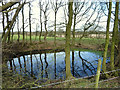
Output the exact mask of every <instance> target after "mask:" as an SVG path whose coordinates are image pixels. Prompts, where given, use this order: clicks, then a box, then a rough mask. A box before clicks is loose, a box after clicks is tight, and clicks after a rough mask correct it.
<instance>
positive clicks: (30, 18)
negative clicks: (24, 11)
mask: <svg viewBox="0 0 120 90" xmlns="http://www.w3.org/2000/svg"><path fill="white" fill-rule="evenodd" d="M29 29H30V43H31V42H32V39H31V4H30V2H29Z"/></svg>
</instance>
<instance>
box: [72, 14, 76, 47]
mask: <svg viewBox="0 0 120 90" xmlns="http://www.w3.org/2000/svg"><path fill="white" fill-rule="evenodd" d="M75 26H76V14H74V25H73V33H72V34H73V38H72V45H73V46H74V45H75Z"/></svg>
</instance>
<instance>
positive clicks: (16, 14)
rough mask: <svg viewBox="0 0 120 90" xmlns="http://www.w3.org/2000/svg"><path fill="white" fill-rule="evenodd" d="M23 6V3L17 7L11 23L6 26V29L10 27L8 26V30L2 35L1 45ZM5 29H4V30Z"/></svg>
mask: <svg viewBox="0 0 120 90" xmlns="http://www.w3.org/2000/svg"><path fill="white" fill-rule="evenodd" d="M24 4H25V2H24V3H22V4H20V5H19V6H18V8H17V10H16V12H15V14H14V16H13V18H12V21H11V22H10V24H7V26H6V27H8V25H10V26H9V28H8V31H7V32H6V34H5V35H4V38H3V44H4V43H5V42H6V40H7V36H8V34H9V32H10V30H11V28H12V26H13V23H14V22H15V20H16V17H17V16H18V13H19V12H20V10H21V8H22V7H23V6H24ZM5 29H6V28H5Z"/></svg>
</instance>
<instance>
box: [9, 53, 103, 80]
mask: <svg viewBox="0 0 120 90" xmlns="http://www.w3.org/2000/svg"><path fill="white" fill-rule="evenodd" d="M54 55H55V54H54V53H46V61H47V62H48V66H47V67H46V65H47V64H46V62H45V54H41V60H42V63H43V70H42V64H41V60H40V54H32V67H33V68H31V56H30V55H25V62H26V72H25V63H24V58H23V56H21V57H20V61H19V59H18V58H14V62H13V60H12V69H13V71H14V72H15V73H19V74H22V75H25V74H27V75H28V76H30V75H31V72H32V71H31V70H33V75H34V76H35V77H36V78H42V71H43V77H44V78H46V76H47V75H48V78H49V79H54V78H55V59H54ZM80 55H81V57H82V58H83V59H86V60H87V61H88V62H91V64H92V65H93V66H94V68H97V60H98V59H102V56H101V55H100V54H99V53H95V52H88V51H81V52H80ZM70 60H71V70H72V52H70ZM19 62H20V63H19ZM7 64H8V68H9V69H10V62H8V63H7ZM20 64H21V68H20ZM85 64H86V65H87V66H89V68H90V69H94V68H93V67H92V66H91V64H90V63H87V62H85ZM89 68H88V67H86V66H85V65H84V70H85V71H84V70H83V64H82V60H81V59H80V57H79V51H74V76H75V77H81V76H82V77H84V76H87V75H92V74H95V72H96V69H95V71H94V70H92V72H91V71H90V69H89ZM46 71H47V73H46ZM24 73H25V74H24ZM72 73H73V72H72ZM56 74H57V78H63V77H65V52H57V53H56Z"/></svg>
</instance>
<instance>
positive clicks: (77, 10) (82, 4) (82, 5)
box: [72, 2, 84, 45]
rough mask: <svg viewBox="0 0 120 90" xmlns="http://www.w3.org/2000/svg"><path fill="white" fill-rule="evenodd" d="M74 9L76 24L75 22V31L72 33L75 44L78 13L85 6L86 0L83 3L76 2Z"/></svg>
mask: <svg viewBox="0 0 120 90" xmlns="http://www.w3.org/2000/svg"><path fill="white" fill-rule="evenodd" d="M73 5H74V10H73V17H74V21H73V22H74V24H73V32H72V35H73V38H72V44H73V45H74V44H75V27H76V24H77V23H76V18H77V15H78V14H79V13H80V11H81V10H82V8H83V7H84V2H83V3H80V2H74V4H73Z"/></svg>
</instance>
